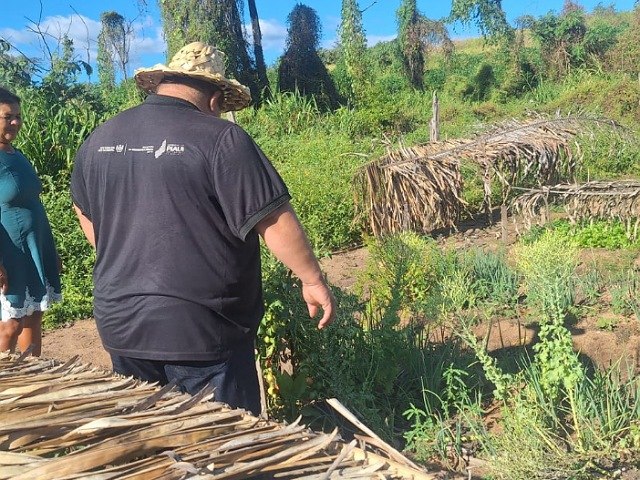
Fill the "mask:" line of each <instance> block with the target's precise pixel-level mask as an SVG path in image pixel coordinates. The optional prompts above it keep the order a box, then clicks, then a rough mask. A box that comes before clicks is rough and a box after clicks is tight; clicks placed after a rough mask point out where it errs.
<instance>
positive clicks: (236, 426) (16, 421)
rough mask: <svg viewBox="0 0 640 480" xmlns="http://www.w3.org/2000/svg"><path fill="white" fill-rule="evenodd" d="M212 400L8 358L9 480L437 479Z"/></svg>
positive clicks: (1, 420) (86, 368)
mask: <svg viewBox="0 0 640 480" xmlns="http://www.w3.org/2000/svg"><path fill="white" fill-rule="evenodd" d="M211 397H212V394H211V392H202V393H201V394H199V395H196V396H193V397H191V396H189V395H185V394H180V393H177V392H175V391H173V389H172V387H171V386H167V387H164V388H159V387H156V386H154V385H150V384H147V383H144V382H140V381H138V380H135V379H133V378H126V377H121V376H117V375H113V374H111V373H110V372H106V371H102V370H100V369H96V368H94V367H92V366H90V365H83V364H80V363H78V362H77V361H76V360H75V359H73V360H70V361H69V362H67V363H65V364H61V363H59V362H55V361H53V360H45V359H35V358H28V359H23V358H21V357H17V356H15V355H8V354H0V479H8V478H11V479H15V480H27V479H28V480H33V479H36V478H37V479H40V480H46V479H78V478H82V479H90V480H107V479H115V478H117V479H186V478H191V479H196V478H197V479H209V480H218V479H220V480H221V479H236V480H237V479H249V478H262V479H270V478H283V479H292V478H304V479H318V480H319V479H330V478H341V479H348V478H380V479H397V478H414V479H432V478H434V477H433V476H432V475H428V474H426V473H423V472H421V471H420V470H417V469H413V468H411V467H410V466H406V465H400V464H398V463H397V462H394V461H392V460H389V459H386V458H383V457H381V456H379V455H377V454H375V453H374V452H373V451H372V450H371V449H368V448H367V447H366V446H365V448H364V449H363V448H358V447H357V446H356V442H355V441H354V442H352V443H351V444H349V445H346V444H344V443H343V442H341V441H340V439H339V437H338V434H337V432H336V431H334V432H332V433H329V434H325V433H315V432H312V431H310V430H309V429H307V428H305V427H304V426H303V425H300V424H298V423H297V422H295V423H293V424H291V425H283V424H278V423H274V422H269V421H266V420H263V419H259V418H256V417H252V416H250V415H248V414H247V413H246V412H245V411H244V410H232V409H229V408H228V407H227V406H225V405H223V404H221V403H216V402H213V401H208V400H210V399H211ZM363 445H365V443H362V444H361V445H360V447H362V446H363Z"/></svg>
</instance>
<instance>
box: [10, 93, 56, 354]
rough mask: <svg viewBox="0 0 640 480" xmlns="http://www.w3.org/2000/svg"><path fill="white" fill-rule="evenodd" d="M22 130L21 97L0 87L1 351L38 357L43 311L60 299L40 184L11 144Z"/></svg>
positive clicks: (29, 166) (22, 156)
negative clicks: (18, 351) (29, 349)
mask: <svg viewBox="0 0 640 480" xmlns="http://www.w3.org/2000/svg"><path fill="white" fill-rule="evenodd" d="M21 126H22V117H21V113H20V98H19V97H18V96H16V95H14V94H13V93H11V92H9V91H8V90H5V89H4V88H0V304H1V308H2V319H1V321H0V351H5V350H10V351H13V350H14V349H15V347H16V344H17V345H18V348H19V349H20V351H22V352H24V351H26V349H27V348H28V347H29V346H32V351H31V353H32V354H33V355H40V352H41V348H42V312H44V311H45V310H47V308H49V306H50V305H51V304H52V303H53V302H56V301H59V300H61V298H62V296H61V290H60V277H59V261H58V254H57V252H56V248H55V245H54V241H53V235H52V233H51V227H50V226H49V221H48V220H47V215H46V213H45V211H44V207H43V206H42V202H41V201H40V192H41V191H42V184H41V183H40V180H39V179H38V176H37V174H36V172H35V170H34V168H33V166H32V165H31V163H30V162H29V160H27V158H26V157H25V156H24V155H23V154H22V153H21V152H20V151H19V150H17V149H16V148H14V147H13V146H12V144H11V143H12V142H13V140H14V139H15V138H16V136H17V135H18V132H19V131H20V127H21Z"/></svg>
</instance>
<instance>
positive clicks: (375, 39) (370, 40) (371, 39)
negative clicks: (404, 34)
mask: <svg viewBox="0 0 640 480" xmlns="http://www.w3.org/2000/svg"><path fill="white" fill-rule="evenodd" d="M396 36H397V35H369V36H368V37H367V46H369V47H373V46H374V45H376V44H378V43H380V42H390V41H391V40H394V39H395V38H396Z"/></svg>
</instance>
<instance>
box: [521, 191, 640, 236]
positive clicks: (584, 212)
mask: <svg viewBox="0 0 640 480" xmlns="http://www.w3.org/2000/svg"><path fill="white" fill-rule="evenodd" d="M550 204H562V205H564V207H565V210H566V212H567V214H568V216H569V219H570V220H571V221H572V222H573V223H575V222H578V221H580V220H585V219H603V220H608V219H614V220H620V221H621V222H624V223H625V224H626V227H627V235H628V236H629V237H630V238H633V239H636V238H638V233H639V231H638V229H639V227H640V181H639V180H618V181H611V182H603V181H592V182H586V183H582V184H559V185H553V186H548V187H541V188H532V189H527V191H526V192H525V193H523V194H522V195H519V196H518V197H516V198H515V199H514V201H513V203H512V208H513V209H514V210H515V211H516V212H518V213H520V214H522V216H523V218H524V220H525V222H526V224H527V227H529V226H530V225H531V223H533V222H535V221H536V220H537V219H542V220H543V221H545V220H546V218H548V213H547V210H548V207H549V205H550Z"/></svg>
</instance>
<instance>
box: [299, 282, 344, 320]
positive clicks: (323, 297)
mask: <svg viewBox="0 0 640 480" xmlns="http://www.w3.org/2000/svg"><path fill="white" fill-rule="evenodd" d="M302 298H304V301H305V302H306V303H307V308H308V309H309V316H310V317H311V318H314V317H315V316H316V315H317V314H318V309H320V308H321V309H322V318H321V319H320V321H319V322H318V328H319V329H322V328H324V327H326V326H327V325H329V324H330V323H331V322H333V319H334V317H335V312H336V300H335V298H334V297H333V293H331V290H330V289H329V287H328V286H327V284H326V283H303V284H302Z"/></svg>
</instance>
